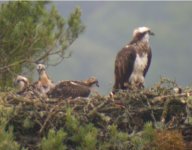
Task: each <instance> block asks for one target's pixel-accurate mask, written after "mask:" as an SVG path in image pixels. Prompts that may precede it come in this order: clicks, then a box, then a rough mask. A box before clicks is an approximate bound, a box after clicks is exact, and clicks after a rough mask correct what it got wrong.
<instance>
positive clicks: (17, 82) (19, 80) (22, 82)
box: [14, 75, 29, 92]
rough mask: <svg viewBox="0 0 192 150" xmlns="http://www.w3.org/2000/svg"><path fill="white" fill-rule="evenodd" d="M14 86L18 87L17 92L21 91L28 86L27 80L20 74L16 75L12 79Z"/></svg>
mask: <svg viewBox="0 0 192 150" xmlns="http://www.w3.org/2000/svg"><path fill="white" fill-rule="evenodd" d="M14 86H16V87H17V88H18V92H22V91H24V90H25V89H26V88H27V87H28V86H29V80H28V79H27V78H26V77H24V76H22V75H18V76H17V77H16V78H15V79H14Z"/></svg>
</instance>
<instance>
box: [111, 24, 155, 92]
mask: <svg viewBox="0 0 192 150" xmlns="http://www.w3.org/2000/svg"><path fill="white" fill-rule="evenodd" d="M150 35H154V33H153V32H152V31H151V29H150V28H148V27H139V28H136V29H135V30H134V31H133V39H132V41H131V42H130V43H129V44H127V45H126V46H125V47H123V48H122V49H121V51H119V52H118V54H117V56H116V60H115V83H114V86H113V92H114V93H115V92H116V91H118V90H119V89H123V90H125V89H129V88H131V87H136V88H141V87H143V86H144V78H145V76H146V74H147V71H148V69H149V66H150V64H151V58H152V52H151V48H150V44H149V38H150Z"/></svg>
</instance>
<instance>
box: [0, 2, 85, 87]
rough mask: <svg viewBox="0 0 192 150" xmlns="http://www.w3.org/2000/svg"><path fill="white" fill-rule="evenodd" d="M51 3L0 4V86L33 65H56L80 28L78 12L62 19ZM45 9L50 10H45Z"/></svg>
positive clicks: (30, 70)
mask: <svg viewBox="0 0 192 150" xmlns="http://www.w3.org/2000/svg"><path fill="white" fill-rule="evenodd" d="M50 3H51V2H45V1H9V2H6V3H3V4H1V5H0V33H1V35H0V56H1V60H0V85H2V86H5V85H10V84H11V80H10V79H12V77H13V74H15V73H16V74H18V73H22V72H23V71H26V72H29V74H28V75H29V76H30V75H31V73H32V72H33V70H34V66H33V63H36V62H42V63H47V62H48V61H49V60H50V59H49V58H50V56H51V55H54V56H55V57H54V58H56V59H55V60H53V61H52V62H49V64H57V63H59V62H61V60H63V59H64V57H65V55H66V54H65V51H66V49H67V48H68V47H69V46H70V45H71V44H72V43H73V42H74V40H75V39H76V38H77V37H78V35H79V34H80V33H82V32H83V30H84V26H83V25H82V22H81V18H80V17H81V10H80V9H79V8H76V9H74V11H73V12H72V13H71V15H70V16H69V18H68V19H64V18H63V17H62V16H61V15H60V14H59V12H58V10H57V9H56V7H55V6H54V5H50ZM47 6H49V7H50V8H49V9H47Z"/></svg>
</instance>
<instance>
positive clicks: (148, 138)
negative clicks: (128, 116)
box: [131, 122, 155, 150]
mask: <svg viewBox="0 0 192 150" xmlns="http://www.w3.org/2000/svg"><path fill="white" fill-rule="evenodd" d="M154 138H155V129H154V128H153V127H152V123H151V122H147V123H146V124H145V126H144V130H143V132H142V133H141V135H137V134H136V135H134V136H133V137H131V141H132V143H133V145H134V147H135V149H136V150H142V149H143V148H144V146H145V145H146V144H148V143H151V142H152V141H153V140H154Z"/></svg>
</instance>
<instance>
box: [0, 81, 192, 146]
mask: <svg viewBox="0 0 192 150" xmlns="http://www.w3.org/2000/svg"><path fill="white" fill-rule="evenodd" d="M175 87H177V85H176V83H175V82H172V81H169V80H167V79H163V80H161V81H160V82H159V83H157V84H156V85H155V86H154V87H152V88H149V89H142V90H133V91H120V92H118V93H117V94H116V95H114V96H113V97H110V96H105V97H103V96H100V95H98V94H96V95H92V96H90V97H89V98H87V99H84V98H77V99H75V100H74V99H70V98H69V99H48V98H42V97H39V98H36V99H28V98H25V97H22V96H19V95H17V94H15V93H14V92H13V93H11V92H9V93H8V94H7V95H4V96H3V97H2V99H1V103H0V104H1V105H3V106H4V107H6V108H12V109H13V113H12V115H11V117H10V118H9V121H8V123H7V126H13V127H14V135H15V137H16V141H18V143H20V144H21V145H22V146H24V147H27V148H29V149H36V148H37V147H38V143H39V141H40V140H41V139H42V137H43V136H45V135H47V133H48V131H49V129H55V130H59V129H61V128H64V127H65V122H66V112H67V110H68V109H71V110H72V113H73V115H74V116H75V117H76V118H78V120H79V121H80V123H81V124H87V123H92V124H93V125H94V126H95V127H97V128H99V129H100V130H101V131H103V133H105V131H106V127H107V126H109V125H112V124H115V125H117V128H118V130H120V131H122V132H126V133H128V134H129V135H130V134H134V133H137V132H139V131H141V130H142V129H143V126H144V124H145V123H146V122H152V123H153V126H154V127H156V126H158V123H159V122H161V123H162V124H163V125H164V127H165V128H167V129H183V128H184V125H185V124H186V121H187V120H188V118H189V117H190V113H191V108H192V105H191V101H190V97H191V90H190V88H186V89H182V92H181V91H180V92H175V91H174V90H173V89H174V88H175ZM104 136H105V135H100V137H99V138H105V137H104Z"/></svg>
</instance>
